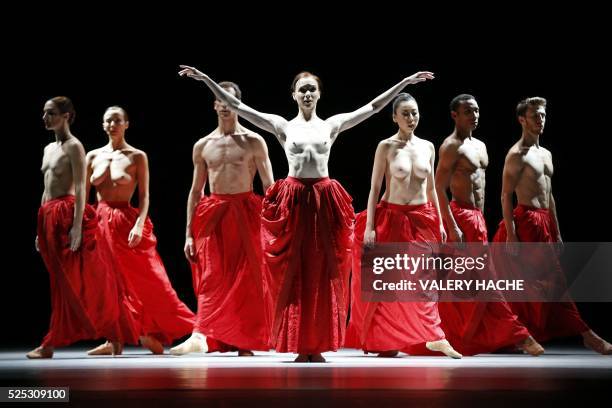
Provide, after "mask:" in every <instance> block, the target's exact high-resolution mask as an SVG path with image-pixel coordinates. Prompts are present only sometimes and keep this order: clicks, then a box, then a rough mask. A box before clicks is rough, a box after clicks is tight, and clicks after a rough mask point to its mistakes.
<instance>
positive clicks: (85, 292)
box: [38, 195, 139, 347]
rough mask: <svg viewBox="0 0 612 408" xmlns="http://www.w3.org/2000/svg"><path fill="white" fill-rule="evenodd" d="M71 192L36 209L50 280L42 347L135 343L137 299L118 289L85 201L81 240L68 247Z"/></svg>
mask: <svg viewBox="0 0 612 408" xmlns="http://www.w3.org/2000/svg"><path fill="white" fill-rule="evenodd" d="M74 202H75V198H74V196H71V195H70V196H63V197H58V198H55V199H53V200H50V201H47V202H46V203H44V204H43V205H42V206H41V207H40V209H39V211H38V245H39V248H40V254H41V256H42V258H43V261H44V263H45V266H46V267H47V270H48V271H49V278H50V283H51V310H52V311H51V323H50V327H49V332H48V334H47V335H46V336H45V338H44V340H43V342H42V345H43V346H51V347H59V346H67V345H69V344H71V343H74V342H76V341H78V340H83V339H95V338H99V337H105V338H108V339H110V340H112V341H125V342H131V343H135V342H136V341H137V339H138V328H139V326H138V321H139V315H138V308H139V305H138V301H137V300H136V299H133V298H130V297H129V296H127V295H126V294H125V293H124V292H123V288H122V286H121V284H120V282H118V281H117V276H116V274H115V271H114V270H113V267H112V264H111V263H110V262H109V260H110V259H111V258H112V257H111V255H110V252H109V250H108V246H106V245H105V242H104V240H103V239H102V238H101V236H100V233H99V229H98V223H97V216H96V212H95V210H94V209H93V207H92V206H90V205H86V206H85V211H84V214H83V224H82V243H81V246H80V248H79V249H78V250H77V251H75V252H72V251H71V250H70V237H69V232H70V228H71V227H72V221H73V215H74Z"/></svg>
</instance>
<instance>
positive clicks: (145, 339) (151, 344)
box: [140, 336, 164, 354]
mask: <svg viewBox="0 0 612 408" xmlns="http://www.w3.org/2000/svg"><path fill="white" fill-rule="evenodd" d="M140 344H142V347H145V348H148V349H149V350H151V352H152V353H153V354H164V346H163V345H162V344H161V343H160V342H159V340H157V339H156V338H155V337H152V336H140Z"/></svg>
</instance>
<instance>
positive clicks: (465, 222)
mask: <svg viewBox="0 0 612 408" xmlns="http://www.w3.org/2000/svg"><path fill="white" fill-rule="evenodd" d="M450 207H451V211H452V213H453V218H454V219H455V221H456V222H457V225H458V226H459V229H461V231H463V237H464V241H465V242H482V243H484V244H486V243H487V242H488V236H487V225H486V223H485V219H484V216H483V214H482V211H480V209H479V208H476V207H473V206H470V205H465V204H459V203H457V202H456V201H451V202H450ZM447 230H448V228H447ZM438 309H439V310H440V317H441V319H442V328H443V329H444V333H446V337H447V339H448V340H449V341H450V343H451V344H452V345H453V347H454V348H455V349H456V350H457V351H459V352H460V353H461V354H464V355H474V354H479V353H490V352H493V351H495V350H499V349H501V348H504V347H511V346H514V345H516V344H517V343H519V342H521V341H523V340H525V339H526V338H527V337H528V336H529V331H528V330H527V329H526V328H525V326H523V325H522V324H521V323H520V322H519V320H518V318H517V316H516V315H515V314H514V313H512V310H511V309H510V306H509V305H508V303H506V302H440V303H438Z"/></svg>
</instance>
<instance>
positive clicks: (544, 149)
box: [540, 146, 552, 158]
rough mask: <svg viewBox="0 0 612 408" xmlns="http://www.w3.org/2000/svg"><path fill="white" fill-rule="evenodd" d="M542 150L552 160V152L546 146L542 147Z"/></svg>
mask: <svg viewBox="0 0 612 408" xmlns="http://www.w3.org/2000/svg"><path fill="white" fill-rule="evenodd" d="M540 149H542V151H543V152H544V154H545V155H547V156H548V157H550V158H552V152H551V151H550V150H548V149H547V148H545V147H544V146H540Z"/></svg>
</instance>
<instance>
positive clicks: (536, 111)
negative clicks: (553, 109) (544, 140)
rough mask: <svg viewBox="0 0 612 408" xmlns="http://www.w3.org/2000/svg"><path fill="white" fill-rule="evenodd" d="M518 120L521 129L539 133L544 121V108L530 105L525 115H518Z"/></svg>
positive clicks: (542, 128) (535, 133) (534, 133)
mask: <svg viewBox="0 0 612 408" xmlns="http://www.w3.org/2000/svg"><path fill="white" fill-rule="evenodd" d="M519 122H520V123H521V126H522V127H523V129H524V130H525V131H526V132H527V133H530V134H533V135H541V134H542V132H544V124H545V123H546V108H545V107H544V106H538V107H534V106H530V107H529V108H527V112H525V116H519Z"/></svg>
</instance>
